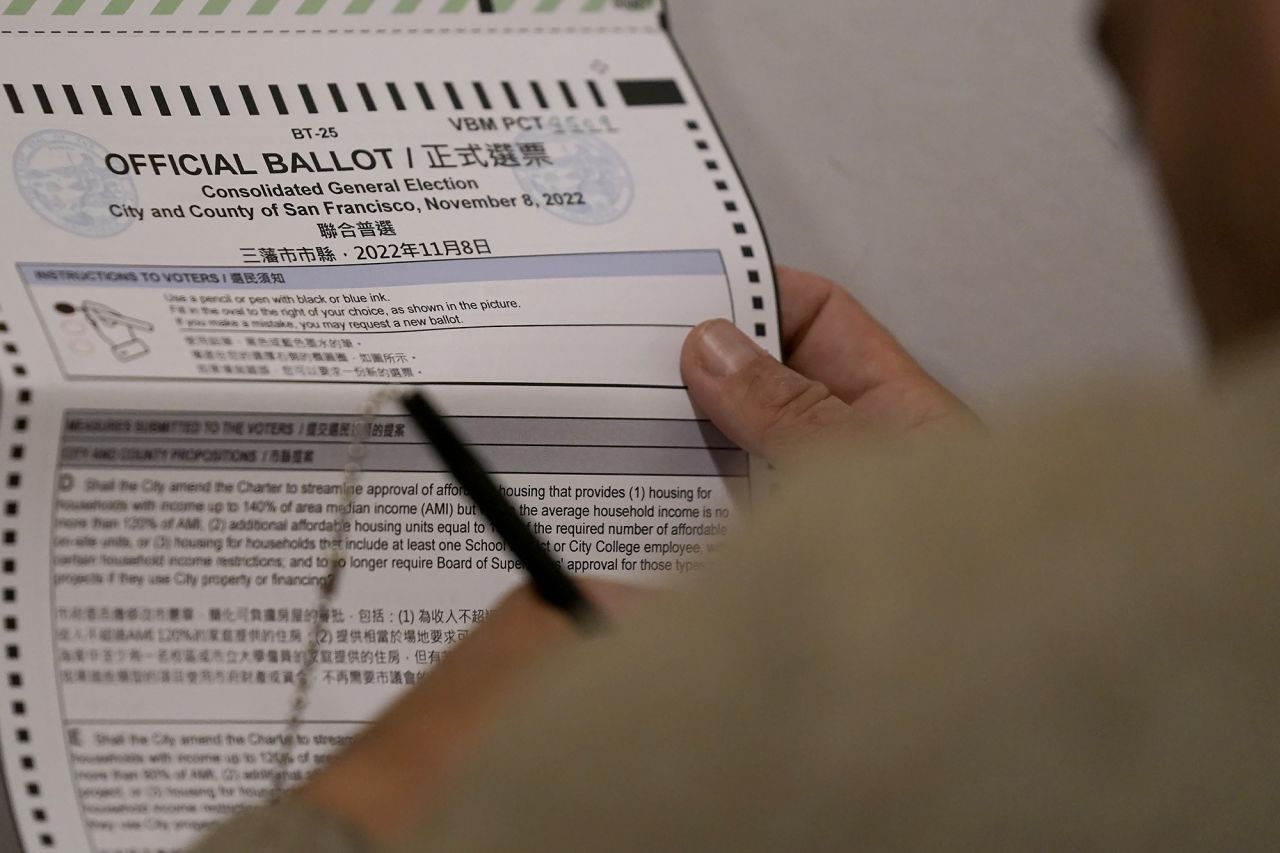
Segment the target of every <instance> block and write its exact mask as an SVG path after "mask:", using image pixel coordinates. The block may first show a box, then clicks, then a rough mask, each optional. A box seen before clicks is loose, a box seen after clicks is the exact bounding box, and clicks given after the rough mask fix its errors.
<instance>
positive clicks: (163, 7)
mask: <svg viewBox="0 0 1280 853" xmlns="http://www.w3.org/2000/svg"><path fill="white" fill-rule="evenodd" d="M181 5H182V0H160V2H158V3H156V7H155V8H154V9H152V10H151V14H153V15H172V14H173V13H174V12H176V11H178V7H179V6H181Z"/></svg>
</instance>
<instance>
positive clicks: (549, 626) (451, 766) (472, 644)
mask: <svg viewBox="0 0 1280 853" xmlns="http://www.w3.org/2000/svg"><path fill="white" fill-rule="evenodd" d="M583 588H584V591H585V592H586V593H587V595H588V597H589V598H591V600H592V601H593V602H594V603H595V604H596V605H597V606H598V607H600V608H601V609H602V610H603V611H604V612H605V613H607V614H616V613H617V612H618V611H619V610H620V609H625V608H626V607H627V606H629V604H630V603H631V602H633V601H635V600H636V599H637V598H643V597H644V596H645V595H646V594H647V593H646V592H645V591H644V590H640V589H637V588H635V587H630V586H624V585H622V584H615V583H604V582H600V581H586V582H583ZM575 637H576V632H575V630H574V627H573V625H572V623H571V622H570V621H569V620H568V619H567V618H566V617H565V616H564V615H563V614H561V613H560V612H558V611H556V610H553V609H552V608H551V607H549V606H548V605H546V604H545V603H543V602H542V601H541V600H540V599H539V598H538V597H537V596H536V595H535V594H534V593H533V591H532V590H531V589H529V588H528V587H521V588H520V589H518V590H516V591H515V592H513V593H511V594H510V595H508V596H507V597H506V598H505V599H503V600H502V602H501V603H499V604H498V605H497V606H496V607H495V608H494V609H493V610H491V611H489V614H488V616H487V617H486V618H485V619H484V620H483V621H482V622H480V623H479V624H478V625H477V626H476V629H475V630H473V631H472V632H471V633H469V634H468V635H467V637H466V638H465V639H464V640H462V642H460V643H458V644H457V645H456V646H454V647H453V648H452V649H450V651H449V653H448V654H447V655H445V657H444V659H443V660H441V662H440V663H439V664H437V665H436V667H435V668H434V669H433V670H431V672H430V673H428V674H427V675H426V677H425V678H423V679H422V680H421V681H420V682H418V684H417V685H416V686H415V687H414V688H413V689H412V690H410V691H408V692H407V693H406V694H405V695H404V696H403V697H402V698H401V699H400V700H398V701H397V702H396V703H395V704H394V705H392V706H391V708H390V709H389V710H387V711H385V712H384V713H383V714H382V715H381V716H380V717H379V719H378V720H377V722H375V723H374V724H373V725H371V726H370V727H369V728H368V729H367V730H366V731H365V732H364V733H363V734H362V735H361V736H360V737H359V738H358V739H357V740H356V741H355V742H354V743H352V744H351V746H349V747H348V748H347V749H345V750H343V751H342V752H341V753H339V754H338V755H337V756H335V757H334V759H333V761H332V762H331V763H330V764H329V765H328V766H327V767H325V768H324V769H322V770H320V771H318V772H317V773H316V774H315V775H314V776H312V777H311V779H309V780H308V781H307V782H306V783H305V784H304V785H303V786H302V787H301V788H300V789H298V791H297V792H296V793H295V794H294V796H297V797H299V798H301V799H302V800H304V801H305V802H307V803H308V804H309V805H311V806H313V807H316V808H319V809H321V810H322V811H326V812H328V813H330V814H333V815H335V816H337V817H339V818H341V819H342V820H344V821H346V822H347V823H349V824H351V825H352V826H355V827H356V828H358V829H360V830H361V831H362V832H364V834H365V835H367V836H368V837H369V838H371V839H373V840H375V841H378V842H380V843H392V842H394V841H396V840H398V839H399V838H401V837H402V836H403V835H404V834H406V833H407V832H408V830H410V829H412V828H413V826H414V825H416V824H418V823H419V822H421V821H423V820H424V819H426V818H428V817H429V816H430V814H431V812H432V810H433V809H434V808H436V807H437V806H438V805H440V804H441V803H442V801H443V800H444V798H445V797H446V795H447V794H448V793H449V792H450V791H451V790H452V788H453V786H454V785H455V784H456V782H457V779H458V776H459V775H460V774H461V773H462V771H464V770H465V769H466V766H467V762H468V761H469V760H470V759H471V757H472V756H473V755H474V753H475V750H476V747H477V745H478V744H479V742H480V740H481V739H482V738H483V736H484V734H485V733H486V732H487V731H488V730H489V727H490V726H491V725H492V724H493V721H494V719H495V718H496V717H497V716H498V715H499V714H500V713H501V711H502V710H504V709H505V708H506V706H507V703H508V702H509V701H510V700H511V699H513V698H514V697H516V696H518V695H519V694H520V691H521V689H522V688H523V687H524V686H525V685H526V684H528V683H530V682H532V681H534V680H536V673H537V671H538V669H539V668H540V666H541V665H543V664H544V663H546V661H547V660H549V659H550V658H552V657H554V655H555V653H556V652H557V651H558V650H561V649H563V648H564V647H565V646H567V645H569V644H571V643H572V642H573V641H574V639H575Z"/></svg>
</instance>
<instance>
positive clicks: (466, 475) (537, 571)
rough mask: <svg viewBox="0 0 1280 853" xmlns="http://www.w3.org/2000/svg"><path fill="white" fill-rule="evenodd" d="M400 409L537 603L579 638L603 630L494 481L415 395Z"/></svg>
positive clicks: (594, 612) (599, 619)
mask: <svg viewBox="0 0 1280 853" xmlns="http://www.w3.org/2000/svg"><path fill="white" fill-rule="evenodd" d="M401 404H402V405H403V406H404V408H405V411H407V412H408V413H409V416H410V417H412V418H413V421H414V423H416V424H417V425H418V429H419V430H421V431H422V434H423V436H425V437H426V439H427V441H428V442H430V444H431V447H432V448H433V449H434V450H435V452H436V454H437V455H438V456H439V457H440V459H441V461H442V462H444V464H445V465H446V466H448V468H449V472H450V473H452V474H453V478H454V479H455V480H457V481H458V485H460V486H462V488H463V490H464V491H465V492H467V494H468V495H470V496H471V500H472V501H473V502H474V503H475V505H476V508H477V509H479V510H480V512H481V513H482V514H483V515H484V517H485V518H487V519H488V520H489V523H490V524H492V525H493V529H494V531H495V532H496V533H497V534H498V536H500V537H501V538H502V541H503V542H505V543H506V544H507V547H508V548H510V549H511V553H512V554H514V555H515V557H516V559H518V560H519V561H520V563H521V565H523V566H524V568H525V571H526V572H528V573H529V578H530V580H531V581H532V582H533V588H534V591H535V592H537V594H538V597H539V598H541V599H542V600H543V601H544V602H546V603H547V604H549V605H550V606H552V607H554V608H556V609H557V610H561V611H563V612H564V613H565V614H567V615H568V616H569V618H570V619H572V620H573V622H574V624H575V625H577V626H578V628H579V629H580V630H581V631H582V632H583V633H594V632H596V631H598V630H600V628H602V627H603V626H604V617H603V615H601V613H600V611H599V610H598V609H597V608H596V606H595V605H594V604H592V603H591V600H590V599H588V598H587V597H586V595H584V594H583V592H582V588H581V587H579V586H578V584H577V583H575V582H574V580H573V578H571V577H570V576H569V573H568V572H566V571H565V570H564V569H563V568H561V567H560V564H559V563H557V562H556V561H555V560H553V559H551V556H550V555H549V554H548V553H547V549H546V547H545V546H544V545H543V544H542V542H541V541H540V540H539V539H538V537H537V535H536V534H535V533H534V532H533V531H532V530H530V529H529V525H527V524H525V522H524V520H523V519H521V518H520V515H519V514H518V513H517V512H516V509H515V507H513V506H512V505H511V502H510V501H508V500H507V499H506V497H505V496H504V495H503V494H502V492H501V491H500V490H499V489H498V484H497V483H496V482H494V479H493V477H492V476H491V475H490V474H489V472H488V471H486V470H485V469H484V466H483V465H481V464H480V461H479V460H478V459H476V457H475V454H473V453H472V452H471V451H470V450H469V449H467V447H466V445H464V444H463V443H462V441H461V439H459V438H458V436H457V434H456V433H455V432H454V431H453V429H452V428H450V426H449V425H448V424H447V423H445V420H444V418H442V417H440V415H439V413H438V412H436V410H435V408H434V407H432V405H431V403H429V402H428V401H427V398H426V397H425V396H424V395H423V394H421V393H420V392H418V391H411V392H408V393H406V394H405V395H404V396H403V397H402V398H401Z"/></svg>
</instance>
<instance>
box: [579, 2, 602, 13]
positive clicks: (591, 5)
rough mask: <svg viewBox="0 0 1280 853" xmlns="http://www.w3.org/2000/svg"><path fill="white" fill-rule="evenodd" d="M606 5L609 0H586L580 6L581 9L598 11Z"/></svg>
mask: <svg viewBox="0 0 1280 853" xmlns="http://www.w3.org/2000/svg"><path fill="white" fill-rule="evenodd" d="M607 5H609V0H587V2H586V5H584V6H583V7H582V11H584V12H599V11H600V10H601V9H603V8H604V7H605V6H607Z"/></svg>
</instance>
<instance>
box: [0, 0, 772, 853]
mask: <svg viewBox="0 0 1280 853" xmlns="http://www.w3.org/2000/svg"><path fill="white" fill-rule="evenodd" d="M665 14H666V13H665V12H664V10H663V9H662V8H661V7H660V5H659V4H658V3H655V2H646V0H611V2H610V1H609V0H489V2H473V0H47V2H45V0H40V2H36V0H0V88H2V89H3V92H0V156H3V157H5V158H8V159H7V162H6V163H5V165H4V167H3V169H0V210H2V211H3V214H2V215H3V231H2V232H0V233H2V237H0V349H2V351H0V386H2V395H3V397H2V408H0V454H2V455H3V464H2V465H0V476H3V478H4V496H3V515H0V559H2V560H3V574H2V575H0V591H2V594H0V598H2V600H0V622H2V624H0V628H2V630H0V646H2V647H3V655H2V656H0V663H2V665H3V675H2V676H0V695H2V696H3V703H2V705H0V756H2V758H3V777H4V780H5V787H6V789H7V796H5V797H2V798H0V801H3V802H4V803H6V804H7V808H8V809H9V810H10V811H11V818H9V819H6V818H5V815H4V811H3V810H4V808H6V807H5V806H0V848H3V849H15V848H18V847H19V845H21V846H20V849H25V850H28V851H36V850H41V851H44V850H48V851H67V853H72V852H73V851H74V852H75V853H79V851H93V853H127V851H133V852H136V853H141V851H147V853H154V851H170V850H177V849H180V848H181V847H182V846H183V845H184V844H186V843H187V842H189V841H190V840H192V839H193V838H194V837H195V836H196V835H197V834H198V833H199V832H201V831H202V830H204V829H207V828H208V827H210V826H211V825H212V824H214V823H216V822H217V821H219V820H221V819H223V818H224V817H226V816H227V815H229V814H231V813H232V812H234V811H235V810H237V809H238V808H241V807H243V806H244V805H246V804H249V803H252V802H255V801H258V800H261V799H262V798H264V797H266V796H269V795H270V793H271V790H272V784H273V774H274V773H275V772H276V769H277V763H278V762H279V761H280V756H281V755H282V750H283V747H284V746H285V744H284V742H283V741H284V739H285V734H284V732H285V731H286V729H285V721H286V717H287V716H288V709H289V705H290V698H291V695H292V693H293V691H294V688H295V685H296V683H297V680H298V675H299V672H300V671H301V669H302V667H303V666H304V663H306V661H305V660H304V658H306V648H307V646H306V639H307V636H308V632H309V631H310V630H311V626H312V625H313V624H314V623H317V622H318V624H319V625H320V626H321V630H320V632H319V639H320V643H319V645H318V647H317V649H316V652H315V655H314V656H313V663H312V665H313V667H314V670H313V679H312V687H311V697H310V703H309V705H308V706H307V712H306V716H305V718H304V719H303V720H302V721H301V723H300V725H299V726H298V728H297V732H296V738H295V739H294V740H293V741H292V742H291V743H290V744H289V747H290V750H289V753H288V754H289V759H288V761H289V764H288V768H287V774H288V780H289V781H290V782H296V781H297V780H300V779H302V778H304V777H305V775H306V774H307V773H308V772H310V771H311V770H312V769H314V768H315V767H316V766H318V765H320V764H321V763H323V762H324V760H325V758H326V757H327V756H328V755H330V754H331V753H332V752H333V751H334V750H335V749H338V748H340V747H341V746H342V745H343V744H344V743H346V742H347V741H348V740H349V739H350V738H351V736H352V735H353V733H355V732H356V731H358V729H359V728H360V726H361V725H362V724H364V723H366V722H368V721H369V720H371V719H372V718H374V716H375V715H376V714H377V712H378V711H379V709H381V708H382V707H384V706H385V705H386V704H387V703H388V702H389V701H390V700H392V699H393V698H394V697H395V696H396V695H397V693H398V692H399V691H401V690H403V689H404V688H405V687H406V686H408V685H412V684H413V683H414V682H415V681H417V680H418V679H419V678H421V677H422V675H423V673H424V672H428V671H429V670H430V667H431V666H432V665H433V664H434V663H435V662H436V661H438V660H439V659H440V657H441V656H442V655H443V654H445V653H446V652H447V650H448V649H449V647H450V645H451V644H453V643H455V642H457V641H458V640H460V639H461V638H463V637H464V636H465V635H466V634H467V632H468V631H470V630H471V629H472V628H473V627H474V626H475V625H476V624H477V623H479V622H481V621H482V620H483V619H484V617H485V614H486V611H487V609H488V608H489V607H491V606H492V604H493V603H494V601H495V600H496V599H497V598H498V597H499V596H500V595H501V594H502V593H503V592H504V591H506V590H508V589H509V588H511V587H512V586H513V585H515V584H517V583H519V582H520V581H521V574H520V565H519V563H518V561H516V560H515V559H514V557H513V556H512V555H511V554H510V553H509V552H508V551H507V549H506V548H505V546H504V545H503V544H502V543H501V541H500V540H499V539H498V538H497V537H496V536H495V535H494V534H493V531H492V530H490V529H488V527H487V526H486V524H485V522H484V520H483V518H482V517H481V516H479V515H478V514H477V513H476V511H475V509H474V507H473V506H472V505H471V503H470V502H469V500H468V498H467V496H466V495H465V494H464V493H463V492H462V491H461V490H460V489H459V488H458V487H457V486H456V485H454V484H453V481H452V480H451V478H450V477H449V475H448V473H447V472H446V470H445V468H444V466H443V465H442V464H441V462H440V460H439V459H438V458H437V457H436V456H434V455H433V454H432V453H431V451H430V448H429V447H427V446H426V445H425V444H424V442H423V440H422V439H421V438H420V436H419V434H418V433H417V432H416V430H415V429H414V428H413V425H412V424H411V423H410V422H409V420H408V419H407V418H406V417H404V416H403V413H402V412H401V411H399V409H398V407H396V406H394V405H387V406H383V408H382V409H381V410H380V412H379V413H378V414H377V415H376V416H374V417H372V419H367V418H366V420H364V421H362V420H361V417H362V416H361V414H360V412H361V410H362V407H364V406H365V405H366V401H367V400H369V399H370V395H371V394H372V393H374V392H376V391H377V390H378V389H380V388H384V389H385V388H387V387H388V386H393V385H403V386H424V387H426V388H427V389H429V391H430V393H431V395H432V396H433V398H434V399H435V401H436V403H437V404H438V405H439V407H440V408H441V409H442V410H443V411H445V412H447V413H448V416H449V419H450V422H451V424H452V426H453V427H454V428H455V429H456V431H457V432H459V433H460V434H461V435H462V436H464V438H465V440H466V441H467V442H468V443H469V444H470V445H471V446H472V447H473V449H474V450H475V452H476V453H477V455H478V456H479V457H480V458H481V459H482V460H483V462H484V463H485V465H486V466H487V467H488V468H489V469H490V470H491V471H492V472H493V473H494V475H495V477H496V478H497V479H498V481H499V483H500V485H501V488H502V490H503V491H504V492H505V494H506V495H507V496H508V497H509V498H510V499H511V501H512V502H513V503H514V504H515V505H516V507H517V508H518V510H519V512H520V514H521V516H523V517H524V519H525V520H526V521H527V522H528V523H529V525H530V526H531V527H532V528H533V529H534V531H535V532H536V533H537V534H538V535H539V536H540V537H541V538H542V539H543V540H544V541H545V543H546V545H547V548H548V549H549V552H550V553H551V555H552V556H553V557H554V559H556V560H557V561H558V562H559V563H560V564H561V565H562V566H563V567H564V568H565V569H566V570H568V571H569V572H572V573H574V574H575V575H592V576H598V577H605V578H609V579H614V580H622V581H635V582H638V583H643V582H648V581H660V580H662V579H664V578H676V577H677V576H678V575H681V574H690V573H694V572H697V571H699V570H701V569H702V568H703V567H704V566H705V565H706V563H707V562H708V559H709V557H710V555H711V554H712V552H713V551H714V549H715V548H716V545H717V541H718V539H719V538H720V537H722V536H723V535H724V533H725V531H726V530H727V529H728V528H729V527H730V526H731V525H732V523H733V520H734V518H735V517H736V515H737V514H738V513H740V512H741V511H742V510H744V509H745V508H746V507H747V506H748V505H749V503H750V499H751V491H752V482H753V477H756V478H757V479H756V482H757V483H758V482H759V479H758V478H759V476H761V474H762V471H761V469H760V468H759V466H758V465H757V464H756V462H755V461H753V460H752V459H751V458H749V457H748V456H747V454H746V453H744V452H743V451H742V450H740V449H739V448H737V447H735V446H734V445H733V444H732V443H731V442H729V441H728V440H727V439H726V438H725V437H724V436H723V435H721V434H720V433H718V432H717V431H716V430H715V429H714V428H713V427H712V426H711V425H710V424H709V423H708V422H707V421H706V420H705V419H703V418H701V417H700V416H699V414H698V413H697V412H696V411H695V409H694V408H693V406H692V405H691V403H690V401H689V398H688V395H687V392H686V390H685V389H684V387H683V383H682V381H681V377H680V371H679V364H678V358H679V352H680V348H681V344H682V342H683V340H684V338H685V336H686V335H687V334H688V332H689V330H690V329H691V328H692V327H693V326H694V325H696V324H697V323H699V322H701V321H703V320H706V319H709V318H713V317H726V318H730V319H732V320H733V321H734V322H735V323H737V324H738V326H739V327H740V328H742V329H743V330H744V331H745V332H746V333H748V334H749V335H751V336H752V337H753V338H755V339H756V340H758V341H759V342H760V344H761V345H762V346H763V347H765V348H766V349H768V350H770V351H772V352H774V353H777V352H778V347H779V343H778V335H779V329H778V319H777V307H776V302H775V294H774V281H773V274H772V270H771V267H770V264H769V253H768V248H767V246H766V244H765V240H764V236H763V234H762V233H761V229H760V226H759V223H758V221H757V218H756V215H755V213H754V212H753V209H752V205H751V202H750V199H749V197H748V194H747V192H746V189H745V188H744V187H743V184H742V179H741V177H740V176H739V175H738V174H737V172H736V170H735V168H734V165H733V162H732V160H731V159H730V156H729V153H728V151H727V150H726V148H725V144H724V142H723V140H721V139H720V138H719V136H718V134H717V131H716V128H715V126H714V124H713V122H712V119H711V117H710V115H709V114H708V112H707V109H706V107H705V106H704V104H703V103H702V102H701V100H700V98H699V95H698V91H697V89H696V87H695V85H694V83H693V81H692V80H691V79H690V76H689V74H688V72H687V70H686V69H685V67H684V66H683V64H682V62H681V60H680V57H679V56H678V54H677V52H676V49H675V46H674V45H673V43H672V41H671V39H670V38H669V36H668V34H667V31H666V17H665ZM357 432H360V433H361V434H364V433H367V441H366V442H365V444H364V446H363V450H362V452H361V453H360V454H358V457H359V459H358V461H359V463H360V467H361V468H362V469H363V474H362V475H361V476H360V479H359V481H358V484H357V485H356V486H355V488H354V489H353V490H350V491H344V488H343V482H344V477H345V476H347V474H346V473H344V472H346V471H347V469H348V466H349V465H350V464H351V462H352V459H353V453H352V449H351V445H352V441H353V437H354V436H355V434H356V433H357ZM757 491H759V489H758V488H757ZM331 554H340V555H341V556H340V557H338V558H337V559H340V560H342V561H344V568H343V572H344V580H343V583H342V585H341V588H340V590H339V592H338V594H337V595H336V597H335V598H334V600H332V601H331V602H330V603H329V605H328V606H326V607H323V608H321V606H320V602H321V600H322V599H321V597H320V587H321V585H322V583H323V581H324V580H325V578H326V577H327V576H328V575H329V573H330V571H331V569H332V568H333V566H332V565H331V563H332V562H333V559H334V558H332V557H331V556H330V555H331Z"/></svg>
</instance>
